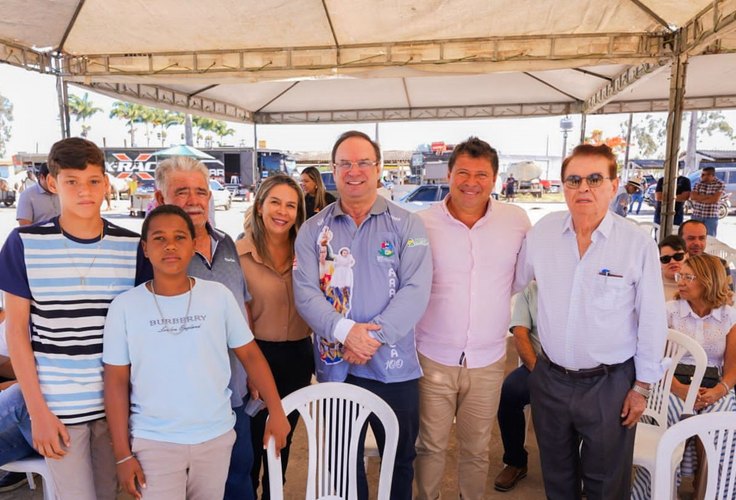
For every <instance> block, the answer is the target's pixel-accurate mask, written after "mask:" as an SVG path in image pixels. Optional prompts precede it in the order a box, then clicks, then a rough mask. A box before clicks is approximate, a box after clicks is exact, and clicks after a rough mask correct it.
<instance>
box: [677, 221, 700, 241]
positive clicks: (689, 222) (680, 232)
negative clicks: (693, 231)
mask: <svg viewBox="0 0 736 500" xmlns="http://www.w3.org/2000/svg"><path fill="white" fill-rule="evenodd" d="M689 224H700V225H702V226H703V227H704V228H706V229H708V226H706V225H705V222H703V221H702V220H696V219H688V220H686V221H685V222H683V223H682V224H680V228H679V229H678V230H677V236H679V237H681V238H682V235H683V234H684V232H685V226H687V225H689Z"/></svg>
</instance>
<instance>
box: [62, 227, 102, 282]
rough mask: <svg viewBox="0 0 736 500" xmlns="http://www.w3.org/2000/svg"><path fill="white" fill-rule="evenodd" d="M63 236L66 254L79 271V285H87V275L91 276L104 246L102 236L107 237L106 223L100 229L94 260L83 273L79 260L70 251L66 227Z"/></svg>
mask: <svg viewBox="0 0 736 500" xmlns="http://www.w3.org/2000/svg"><path fill="white" fill-rule="evenodd" d="M61 233H62V236H63V237H64V248H65V249H66V254H67V256H69V260H71V261H72V265H74V270H75V271H76V272H77V276H79V285H80V286H86V285H87V276H89V273H90V271H92V266H94V265H95V261H96V260H97V256H98V255H99V254H100V248H102V238H104V237H105V223H104V222H103V223H102V228H101V229H100V239H99V241H98V242H97V248H95V251H94V252H95V254H94V256H93V257H92V262H90V263H89V266H88V267H87V271H86V272H85V273H81V272H80V271H79V267H78V266H77V260H76V259H74V258H73V257H72V255H71V253H70V252H69V250H70V249H69V245H68V244H67V242H66V240H67V237H66V232H64V229H61Z"/></svg>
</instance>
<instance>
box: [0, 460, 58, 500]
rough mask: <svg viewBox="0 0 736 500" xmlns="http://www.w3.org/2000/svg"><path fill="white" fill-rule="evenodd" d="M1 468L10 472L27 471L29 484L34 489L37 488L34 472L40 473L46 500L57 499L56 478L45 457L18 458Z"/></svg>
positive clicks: (0, 466) (0, 467)
mask: <svg viewBox="0 0 736 500" xmlns="http://www.w3.org/2000/svg"><path fill="white" fill-rule="evenodd" d="M0 469H2V470H6V471H8V472H20V473H25V474H26V475H27V476H28V485H29V486H30V488H31V489H32V490H35V489H36V482H35V481H34V479H33V473H36V474H38V475H39V476H41V479H42V480H43V498H44V500H55V499H56V486H55V484H54V479H53V478H52V477H51V471H49V468H48V466H47V465H46V460H44V459H43V458H41V457H33V458H24V459H22V460H16V461H15V462H9V463H7V464H5V465H0Z"/></svg>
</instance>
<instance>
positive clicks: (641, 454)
mask: <svg viewBox="0 0 736 500" xmlns="http://www.w3.org/2000/svg"><path fill="white" fill-rule="evenodd" d="M686 353H689V354H690V355H691V356H692V357H693V359H694V360H695V374H694V375H693V378H692V383H691V384H690V389H689V390H688V392H687V398H686V399H685V405H684V409H683V414H690V413H692V412H693V406H694V405H695V398H696V397H697V395H698V389H699V388H700V382H701V380H703V375H704V374H705V368H706V366H707V364H708V357H707V355H706V354H705V351H704V350H703V347H702V346H701V345H700V344H698V342H697V341H696V340H694V339H692V338H690V337H688V336H687V335H685V334H684V333H681V332H678V331H677V330H673V329H671V328H670V329H669V331H668V333H667V343H666V344H665V348H664V356H665V357H666V358H670V359H671V360H672V363H671V364H670V366H669V367H668V368H667V370H666V371H665V373H664V375H663V376H662V378H661V379H660V380H659V382H657V383H656V384H654V385H653V386H652V393H651V395H650V396H649V401H647V407H646V409H645V410H644V415H643V416H646V417H650V418H651V419H652V420H654V422H655V423H653V424H650V423H644V422H639V423H638V424H637V426H636V440H635V441H634V465H638V466H639V467H644V468H645V469H647V470H648V471H649V473H650V474H654V469H655V467H656V463H657V462H656V455H655V450H656V449H657V443H658V442H659V441H660V439H661V438H662V435H663V434H664V432H665V431H666V430H667V409H668V406H669V401H670V392H671V388H672V377H673V375H674V373H675V368H677V363H679V362H680V359H682V356H683V355H684V354H686ZM683 451H684V443H683V448H682V450H680V458H682V452H683ZM678 462H679V461H678ZM652 498H656V497H652Z"/></svg>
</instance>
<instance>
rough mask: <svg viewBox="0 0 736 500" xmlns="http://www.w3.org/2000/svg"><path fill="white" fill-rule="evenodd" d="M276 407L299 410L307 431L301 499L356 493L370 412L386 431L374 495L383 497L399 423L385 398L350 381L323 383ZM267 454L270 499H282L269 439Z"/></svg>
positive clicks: (353, 496)
mask: <svg viewBox="0 0 736 500" xmlns="http://www.w3.org/2000/svg"><path fill="white" fill-rule="evenodd" d="M282 405H283V407H284V412H286V414H287V415H288V414H289V413H291V412H292V411H294V410H297V411H298V412H299V415H300V416H301V418H302V421H303V422H304V426H305V427H306V431H307V443H308V449H309V463H308V469H307V471H308V472H307V491H306V494H305V496H304V498H305V499H307V500H312V499H315V500H316V499H327V498H347V499H356V498H357V497H358V494H357V458H358V444H359V440H360V437H361V431H362V430H363V428H364V426H365V425H366V424H367V419H368V417H369V416H370V415H371V414H375V415H376V417H378V419H379V420H380V421H381V424H382V425H383V429H384V432H385V434H386V442H385V445H384V449H383V454H382V458H381V470H380V475H379V481H378V497H377V498H378V499H379V500H383V499H386V500H388V499H389V497H390V492H391V479H392V475H393V468H394V459H395V456H396V447H397V444H398V440H399V422H398V420H397V419H396V415H395V414H394V412H393V410H392V409H391V407H390V406H388V404H386V402H385V401H383V400H382V399H381V398H379V397H378V396H376V395H375V394H373V393H372V392H370V391H367V390H365V389H363V388H361V387H358V386H355V385H352V384H344V383H340V382H324V383H320V384H314V385H310V386H307V387H304V388H302V389H299V390H298V391H296V392H293V393H291V394H289V395H288V396H286V397H285V398H284V399H283V400H282ZM267 456H268V475H269V484H270V486H271V498H272V499H274V500H280V499H282V498H283V487H282V484H283V480H282V474H281V459H280V458H277V457H276V450H275V443H274V440H273V439H271V440H270V441H269V443H268V449H267Z"/></svg>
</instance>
